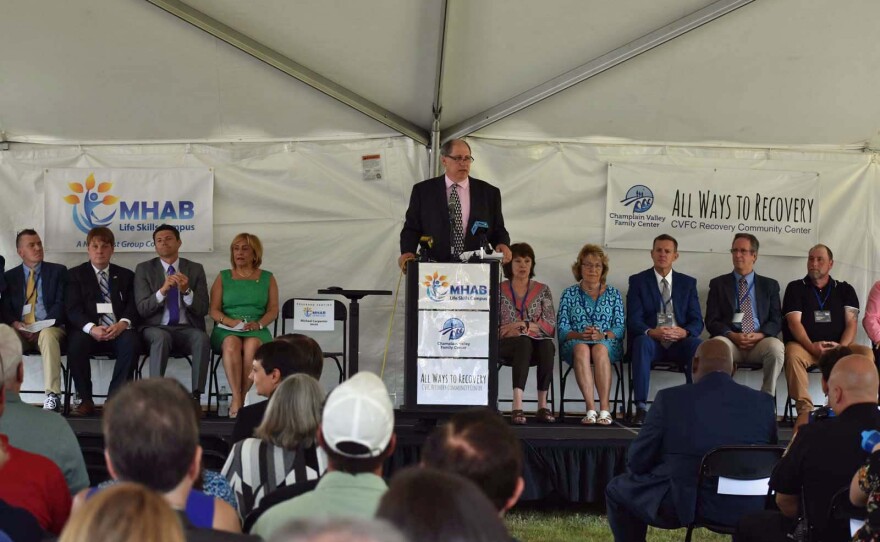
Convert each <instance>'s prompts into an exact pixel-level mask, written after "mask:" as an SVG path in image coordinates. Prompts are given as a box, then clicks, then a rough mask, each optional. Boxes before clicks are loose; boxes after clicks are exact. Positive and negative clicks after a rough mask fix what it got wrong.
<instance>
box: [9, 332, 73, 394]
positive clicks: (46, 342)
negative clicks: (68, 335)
mask: <svg viewBox="0 0 880 542" xmlns="http://www.w3.org/2000/svg"><path fill="white" fill-rule="evenodd" d="M19 337H20V338H21V345H22V348H24V350H25V351H28V350H33V349H34V348H36V349H37V350H39V351H40V357H42V358H43V387H44V388H45V390H46V393H55V394H57V395H61V339H63V338H64V330H63V329H61V328H60V327H55V326H52V327H47V328H45V329H43V330H42V331H40V333H39V335H37V340H36V341H34V342H30V341H27V340H25V338H24V337H23V336H22V335H19Z"/></svg>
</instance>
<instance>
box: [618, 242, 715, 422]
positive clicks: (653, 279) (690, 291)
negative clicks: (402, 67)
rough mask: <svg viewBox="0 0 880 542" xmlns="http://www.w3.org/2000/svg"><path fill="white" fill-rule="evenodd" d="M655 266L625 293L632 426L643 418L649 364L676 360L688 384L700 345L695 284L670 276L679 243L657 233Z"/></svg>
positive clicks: (634, 280)
mask: <svg viewBox="0 0 880 542" xmlns="http://www.w3.org/2000/svg"><path fill="white" fill-rule="evenodd" d="M651 259H652V260H653V261H654V267H652V268H651V269H648V270H645V271H642V272H641V273H636V274H635V275H632V276H631V277H630V278H629V291H628V292H627V294H626V330H627V341H628V342H629V352H630V361H631V363H632V371H633V388H634V389H633V392H634V395H635V402H636V415H635V418H633V423H634V424H635V425H641V424H642V423H644V421H645V416H646V414H647V408H648V407H647V402H648V386H649V385H650V382H651V365H652V364H654V363H657V362H661V361H663V362H670V361H672V362H677V363H678V364H679V365H680V366H681V368H682V371H683V372H684V374H685V379H686V381H687V382H688V384H690V383H691V360H693V359H694V353H695V352H696V351H697V347H698V346H700V333H702V332H703V315H702V313H701V312H700V300H699V298H698V297H697V280H696V279H695V278H693V277H689V276H688V275H685V274H683V273H678V272H673V271H672V264H673V263H674V262H675V260H677V259H678V241H676V240H675V238H674V237H672V236H671V235H666V234H662V235H658V236H657V237H656V238H655V239H654V245H653V247H652V248H651Z"/></svg>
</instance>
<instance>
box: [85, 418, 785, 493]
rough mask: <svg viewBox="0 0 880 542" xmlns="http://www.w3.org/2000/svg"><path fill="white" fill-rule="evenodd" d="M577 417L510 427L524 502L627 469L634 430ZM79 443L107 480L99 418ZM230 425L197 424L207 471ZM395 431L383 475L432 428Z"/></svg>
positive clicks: (596, 485)
mask: <svg viewBox="0 0 880 542" xmlns="http://www.w3.org/2000/svg"><path fill="white" fill-rule="evenodd" d="M579 420H580V417H579V416H568V417H567V419H566V423H558V422H557V423H555V424H540V423H537V422H535V421H534V420H533V419H531V418H529V424H528V425H524V426H513V430H514V431H515V432H516V434H517V436H518V437H519V439H520V444H521V445H522V450H523V458H524V468H523V478H524V479H525V483H526V487H525V491H524V493H523V496H522V500H523V501H542V500H552V501H561V502H568V503H573V504H580V503H583V504H587V503H602V502H604V491H605V486H606V485H607V484H608V481H609V480H611V478H613V477H614V476H616V475H618V474H621V473H623V472H624V471H625V470H626V449H627V447H628V446H629V443H630V441H632V440H633V439H634V438H635V437H636V435H637V434H638V428H633V427H628V426H626V425H624V424H622V423H615V424H613V425H610V426H590V427H585V426H582V425H579V424H578V423H577V422H578V421H579ZM68 422H69V423H70V426H71V427H72V428H73V431H74V433H76V435H77V437H78V438H79V440H80V445H81V446H82V448H83V453H84V455H85V457H86V464H87V466H88V468H89V475H90V477H91V478H92V483H93V484H94V483H96V482H99V481H101V480H102V479H104V478H106V476H107V473H106V468H105V467H104V458H103V437H102V436H101V419H100V418H99V417H90V418H68ZM234 423H235V422H234V420H229V419H223V418H215V417H211V416H209V417H206V418H204V419H203V420H202V421H201V424H200V428H201V436H202V447H203V448H204V449H205V452H204V463H205V468H210V469H213V470H220V469H221V468H222V466H223V462H224V461H225V459H226V455H227V454H228V451H229V448H230V447H231V445H232V443H231V442H229V437H230V435H231V434H232V427H233V425H234ZM395 431H396V433H397V449H396V450H395V452H394V455H393V456H392V457H391V458H390V459H389V460H388V462H387V463H386V465H385V472H386V474H387V475H391V474H393V473H394V472H395V471H397V470H399V469H401V468H403V467H405V466H408V465H412V464H415V463H418V461H419V454H420V450H421V447H422V444H423V443H424V441H425V438H426V437H427V435H428V432H429V431H430V427H428V426H426V425H425V424H423V423H421V422H420V420H419V419H417V418H415V417H413V416H411V415H407V414H405V413H401V412H398V413H397V416H396V423H395ZM790 439H791V427H790V426H780V428H779V441H780V443H786V442H788V441H789V440H790Z"/></svg>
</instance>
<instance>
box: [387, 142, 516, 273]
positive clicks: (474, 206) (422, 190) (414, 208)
mask: <svg viewBox="0 0 880 542" xmlns="http://www.w3.org/2000/svg"><path fill="white" fill-rule="evenodd" d="M440 154H441V158H440V161H441V162H442V163H443V167H444V168H446V174H445V175H441V176H440V177H435V178H433V179H428V180H427V181H422V182H420V183H418V184H416V185H415V186H413V189H412V195H411V196H410V198H409V208H408V209H407V210H406V221H405V222H404V224H403V229H402V230H400V258H398V260H397V263H398V265H400V268H401V269H405V268H406V262H408V261H410V260H412V259H415V251H416V248H417V247H418V245H419V240H420V238H421V237H422V236H430V237H432V238H433V243H434V244H433V247H432V248H431V249H429V250H428V257H429V258H430V259H431V260H433V261H438V262H448V261H453V260H455V261H457V257H458V254H460V253H461V252H466V251H471V250H478V249H479V248H480V239H481V238H482V236H484V235H485V239H486V241H487V242H488V243H489V244H490V245H491V246H492V247H493V248H494V249H495V250H497V251H500V252H501V253H502V254H503V257H504V259H503V263H507V262H509V261H510V258H511V254H510V249H509V248H508V246H507V245H509V244H510V235H508V233H507V230H506V229H505V228H504V216H503V215H502V214H501V191H500V190H498V189H497V188H496V187H494V186H492V185H491V184H489V183H487V182H485V181H481V180H480V179H474V178H473V177H471V176H470V171H471V163H472V162H473V161H474V157H473V156H472V155H471V147H470V145H468V144H467V143H466V142H464V141H462V140H461V139H453V140H450V141H447V142H446V143H444V144H443V146H442V147H441V148H440ZM455 221H460V222H459V223H460V228H453V223H454V222H455ZM456 238H457V239H456ZM456 240H457V241H458V246H456V245H457V243H456Z"/></svg>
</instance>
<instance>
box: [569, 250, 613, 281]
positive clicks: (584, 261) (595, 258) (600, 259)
mask: <svg viewBox="0 0 880 542" xmlns="http://www.w3.org/2000/svg"><path fill="white" fill-rule="evenodd" d="M608 261H609V260H608V254H606V253H605V251H604V250H602V247H600V246H599V245H593V244H590V243H587V244H586V245H584V246H583V247H582V248H581V251H580V252H578V257H577V259H576V260H575V261H574V263H573V264H571V273H572V274H573V275H574V278H575V280H576V281H578V282H580V281H581V280H583V279H584V278H585V277H586V278H588V279H590V278H592V279H594V280H595V279H596V276H598V280H599V284H605V280H606V279H607V278H608V270H609V269H610V267H609V265H608ZM600 265H601V268H600V267H598V266H600ZM584 271H586V273H584Z"/></svg>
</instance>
